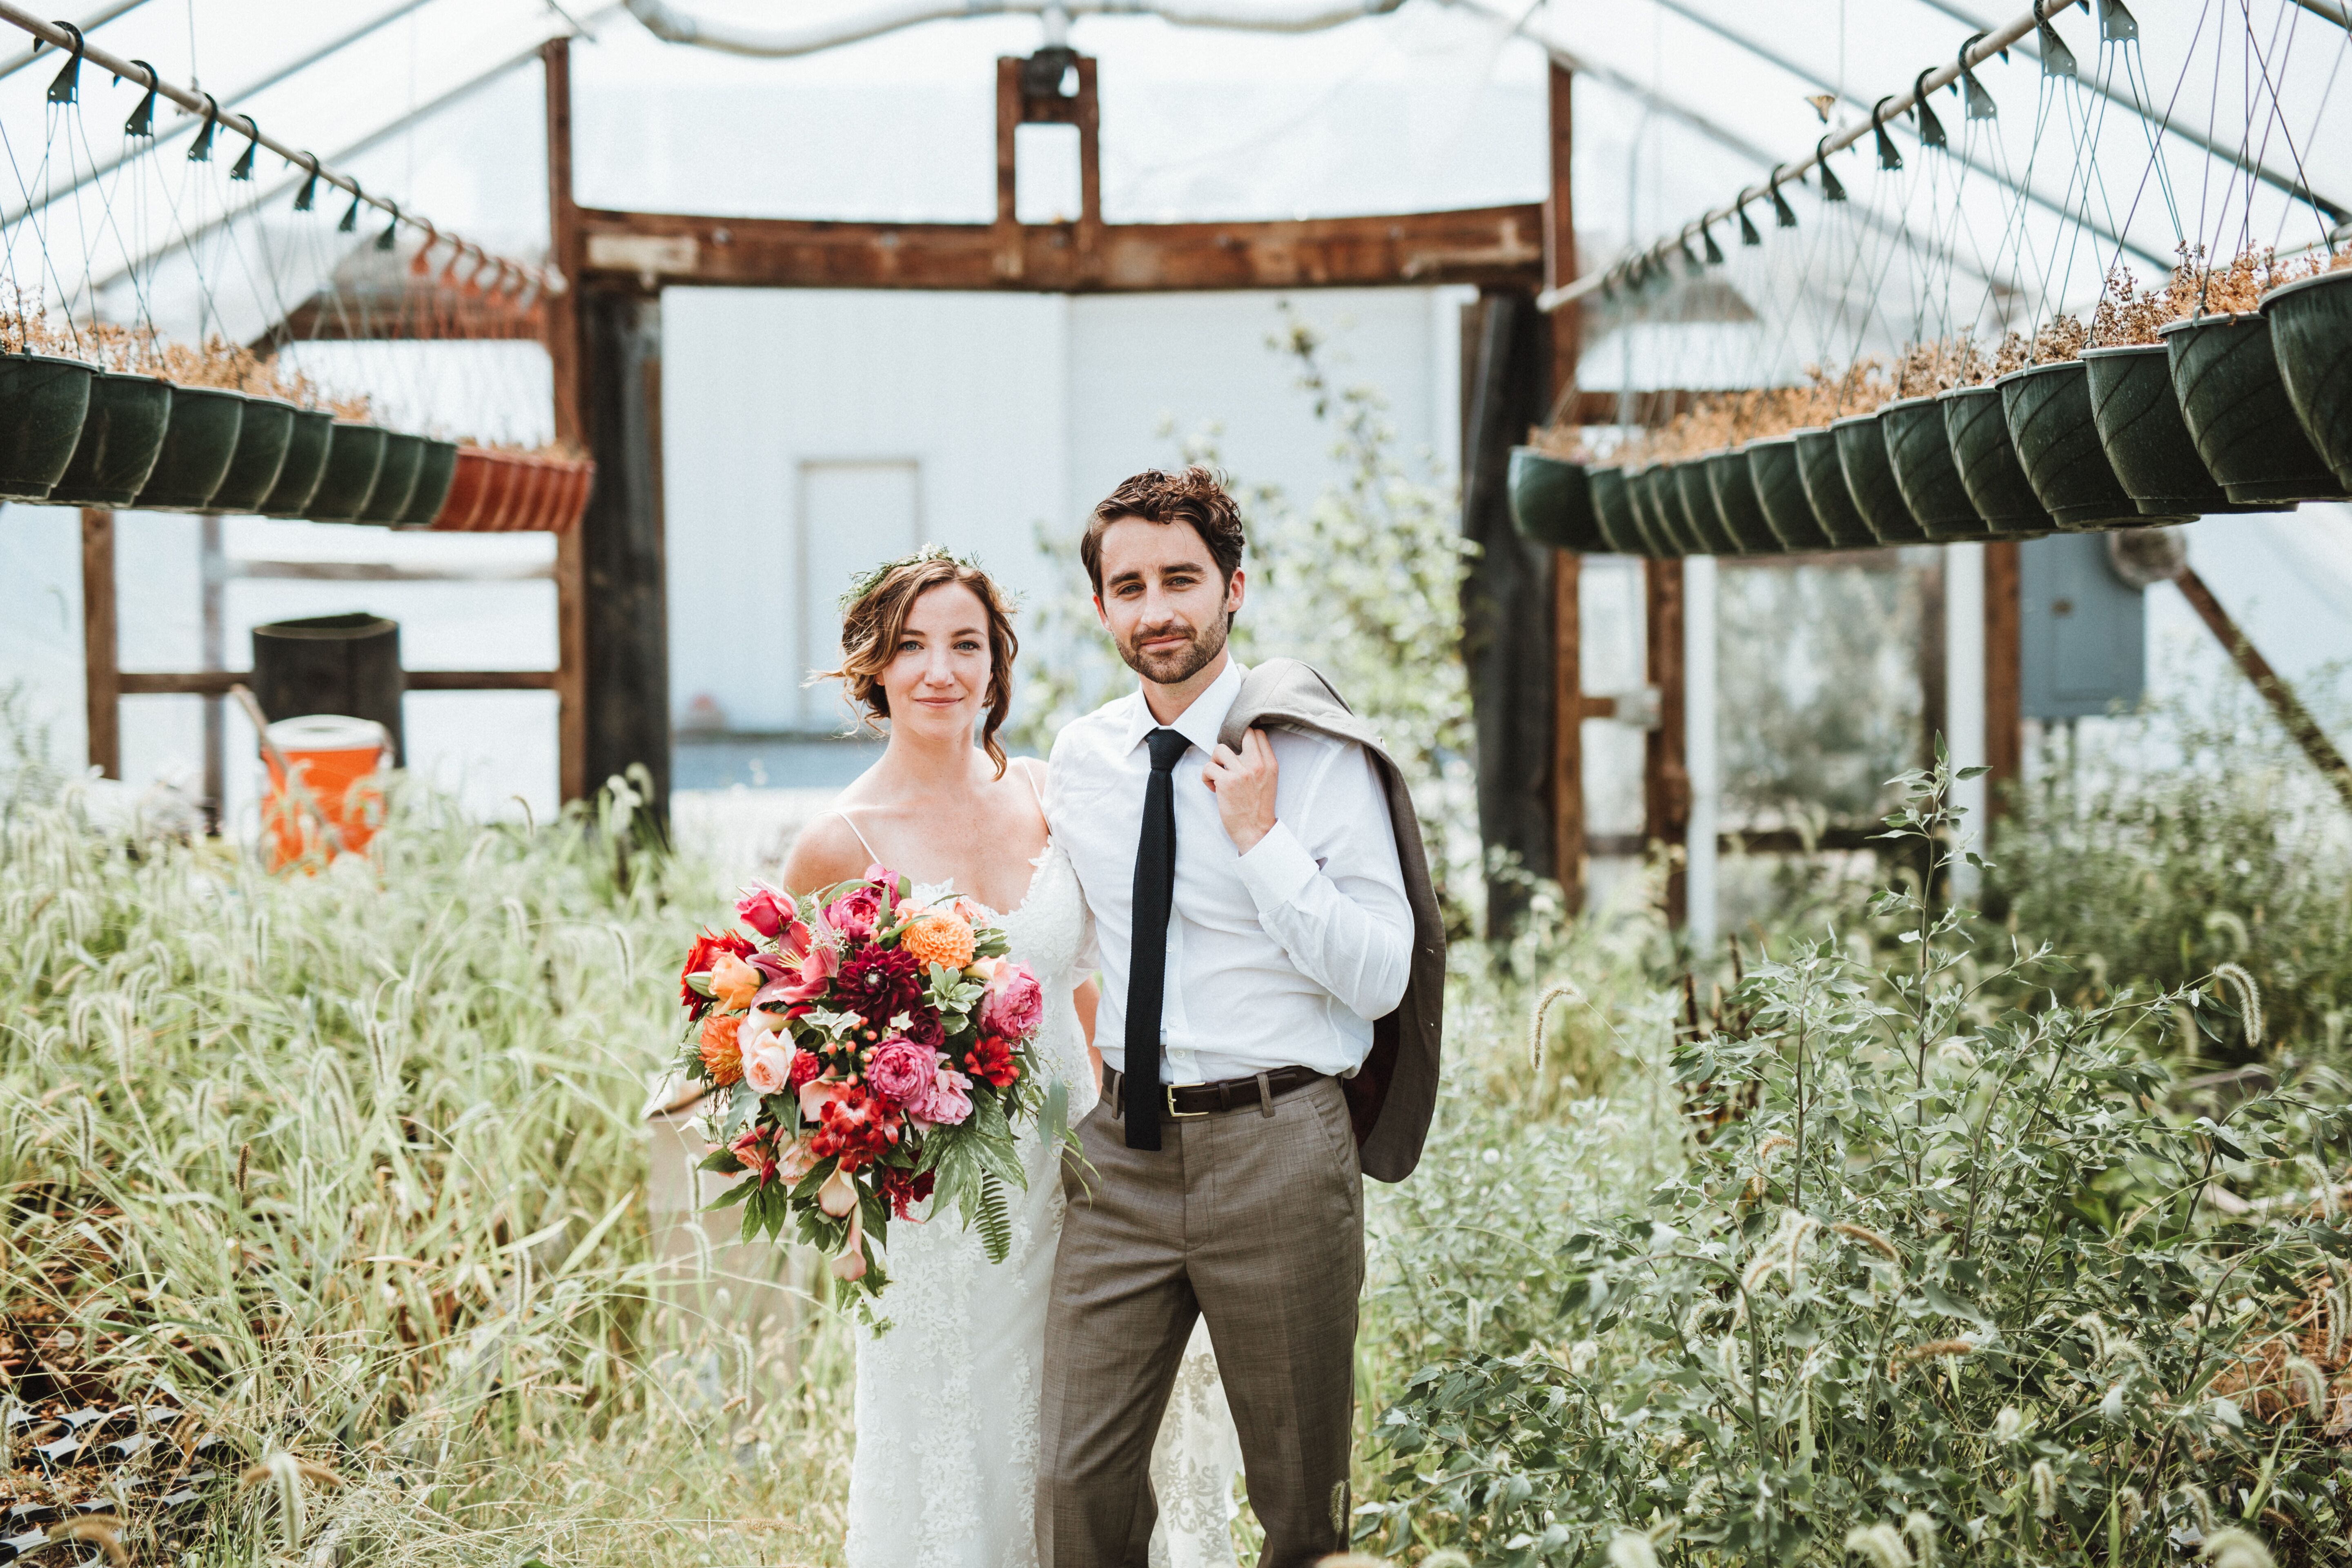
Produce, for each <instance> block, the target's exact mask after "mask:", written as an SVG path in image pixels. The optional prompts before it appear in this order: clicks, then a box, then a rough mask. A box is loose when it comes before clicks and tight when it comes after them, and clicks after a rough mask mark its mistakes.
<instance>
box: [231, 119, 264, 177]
mask: <svg viewBox="0 0 2352 1568" xmlns="http://www.w3.org/2000/svg"><path fill="white" fill-rule="evenodd" d="M245 133H246V134H247V136H250V137H252V138H253V140H252V141H250V142H247V143H246V144H245V152H244V153H242V154H241V155H240V156H239V157H238V158H237V161H236V164H235V166H233V167H232V168H231V169H230V170H229V172H228V177H229V178H230V179H232V180H250V179H251V178H253V155H254V153H257V152H259V151H260V150H261V121H258V120H256V119H255V118H254V117H253V116H252V115H250V114H248V115H247V116H246V117H245Z"/></svg>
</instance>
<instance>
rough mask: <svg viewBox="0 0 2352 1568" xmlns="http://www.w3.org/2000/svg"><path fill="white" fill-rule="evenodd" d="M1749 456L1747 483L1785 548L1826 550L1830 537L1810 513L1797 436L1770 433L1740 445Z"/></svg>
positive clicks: (1767, 522)
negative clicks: (1772, 434)
mask: <svg viewBox="0 0 2352 1568" xmlns="http://www.w3.org/2000/svg"><path fill="white" fill-rule="evenodd" d="M1740 450H1741V451H1742V452H1743V453H1744V454H1745V455H1746V457H1747V459H1748V483H1749V484H1751V485H1753V486H1754V487H1755V489H1756V500H1757V504H1758V505H1759V506H1761V507H1762V508H1763V509H1764V521H1765V523H1766V524H1767V525H1768V526H1769V528H1770V529H1771V530H1772V536H1773V537H1774V538H1775V539H1778V540H1779V541H1780V548H1781V549H1783V550H1788V551H1794V552H1802V551H1807V550H1826V549H1828V548H1829V544H1830V536H1829V535H1828V533H1826V532H1824V531H1822V524H1821V520H1820V519H1819V518H1817V517H1815V516H1814V515H1813V502H1812V498H1811V497H1810V496H1808V495H1807V494H1805V476H1804V475H1803V473H1802V472H1801V471H1800V470H1799V468H1798V467H1797V438H1796V437H1794V436H1773V437H1767V438H1765V439H1763V440H1760V441H1750V442H1748V445H1747V446H1745V447H1741V448H1740Z"/></svg>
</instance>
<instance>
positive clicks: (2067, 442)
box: [1993, 360, 2171, 532]
mask: <svg viewBox="0 0 2352 1568" xmlns="http://www.w3.org/2000/svg"><path fill="white" fill-rule="evenodd" d="M1993 384H1994V385H1995V386H1997V387H1999V388H2000V411H2001V413H2002V415H2003V416H2005V417H2006V418H2007V419H2008V420H2009V438H2010V439H2011V441H2013V442H2015V443H2016V444H2017V460H2018V462H2019V463H2020V464H2021V465H2022V466H2023V467H2024V468H2025V479H2026V482H2027V483H2028V484H2031V485H2032V487H2033V493H2034V494H2035V495H2036V496H2038V497H2040V498H2041V500H2042V505H2043V506H2045V507H2047V508H2049V510H2050V517H2051V521H2053V522H2055V523H2057V525H2058V526H2059V527H2060V528H2062V529H2064V530H2067V531H2071V532H2080V531H2083V530H2085V529H2095V528H2137V527H2140V526H2141V525H2143V524H2147V523H2152V522H2157V521H2171V520H2170V519H2169V518H2158V517H2150V516H2149V515H2148V514H2147V513H2146V512H2143V511H2141V510H2139V503H2138V502H2137V501H2135V500H2132V498H2131V492H2130V491H2128V490H2126V489H2124V482H2123V480H2122V479H2120V478H2118V477H2117V476H2116V466H2115V464H2113V463H2111V462H2109V461H2108V460H2107V449H2106V447H2105V444H2103V443H2102V442H2101V441H2100V439H2099V426H2098V422H2097V421H2096V420H2095V419H2094V418H2093V417H2092V415H2091V368H2090V366H2088V365H2086V364H2084V363H2083V362H2082V361H2081V360H2060V361H2058V362H2056V363H2053V364H2030V365H2027V366H2026V367H2025V368H2024V369H2023V370H2013V371H2011V372H2010V373H2009V374H2007V375H2004V376H2002V377H2001V378H2000V380H1998V381H1996V382H1994V383H1993Z"/></svg>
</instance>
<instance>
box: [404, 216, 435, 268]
mask: <svg viewBox="0 0 2352 1568" xmlns="http://www.w3.org/2000/svg"><path fill="white" fill-rule="evenodd" d="M416 221H417V222H418V223H420V224H423V225H424V226H425V244H424V245H423V246H422V247H420V248H419V249H418V250H417V252H416V255H415V258H414V259H413V260H411V261H410V262H409V264H408V269H409V270H410V271H411V272H414V273H415V274H416V276H418V277H419V278H422V277H424V276H425V273H426V272H427V271H429V270H431V268H428V267H427V266H426V265H425V258H426V257H428V256H430V255H432V254H433V247H435V246H436V245H438V244H440V243H441V231H440V230H439V229H437V228H435V227H434V226H433V225H432V223H431V221H430V220H429V219H425V218H418V219H417V220H416Z"/></svg>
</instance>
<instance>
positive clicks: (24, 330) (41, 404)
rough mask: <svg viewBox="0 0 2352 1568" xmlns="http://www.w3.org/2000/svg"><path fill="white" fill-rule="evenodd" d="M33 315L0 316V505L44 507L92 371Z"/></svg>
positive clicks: (68, 455)
mask: <svg viewBox="0 0 2352 1568" xmlns="http://www.w3.org/2000/svg"><path fill="white" fill-rule="evenodd" d="M70 347H71V344H70V340H69V338H67V339H65V340H63V341H61V337H60V335H59V334H57V333H54V332H53V331H51V329H50V327H49V323H48V321H47V317H46V316H44V315H43V314H42V313H41V312H40V311H39V310H31V311H26V310H21V309H19V310H9V311H6V312H5V313H0V500H29V501H37V500H47V499H48V496H49V492H50V491H51V490H52V489H56V488H57V483H58V480H59V479H63V478H64V477H65V473H66V468H67V467H68V465H69V464H70V463H71V462H72V461H73V456H74V451H75V448H76V447H79V445H80V444H81V431H82V425H83V422H84V420H85V419H86V418H87V416H88V415H89V400H90V389H91V384H92V383H93V382H94V381H95V380H96V379H97V376H98V368H97V366H95V365H93V364H90V363H89V362H88V361H86V360H83V359H80V358H78V357H74V356H73V355H72V354H71V353H69V352H61V351H68V350H69V349H70Z"/></svg>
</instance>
